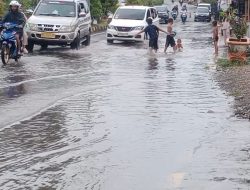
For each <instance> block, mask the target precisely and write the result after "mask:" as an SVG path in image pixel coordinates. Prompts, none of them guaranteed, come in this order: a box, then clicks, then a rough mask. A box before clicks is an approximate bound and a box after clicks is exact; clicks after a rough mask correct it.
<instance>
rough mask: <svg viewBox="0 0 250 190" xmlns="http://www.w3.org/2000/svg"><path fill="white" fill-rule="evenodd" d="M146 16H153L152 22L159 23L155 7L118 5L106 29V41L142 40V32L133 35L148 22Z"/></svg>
mask: <svg viewBox="0 0 250 190" xmlns="http://www.w3.org/2000/svg"><path fill="white" fill-rule="evenodd" d="M148 17H152V18H153V24H155V25H157V26H158V25H159V18H158V14H157V11H156V9H155V8H153V7H146V6H123V7H119V8H118V9H117V10H116V12H115V14H114V16H113V18H112V21H111V23H110V24H109V25H108V29H107V42H108V43H113V41H114V40H119V41H143V40H144V34H141V35H138V36H136V37H134V35H135V34H137V33H138V32H139V31H141V30H143V29H144V28H145V27H146V26H147V25H148V24H147V22H146V20H147V18H148Z"/></svg>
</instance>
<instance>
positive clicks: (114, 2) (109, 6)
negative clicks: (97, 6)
mask: <svg viewBox="0 0 250 190" xmlns="http://www.w3.org/2000/svg"><path fill="white" fill-rule="evenodd" d="M118 3H119V2H118V0H101V4H102V12H103V14H105V15H107V14H108V12H112V13H114V12H115V10H116V9H117V8H118Z"/></svg>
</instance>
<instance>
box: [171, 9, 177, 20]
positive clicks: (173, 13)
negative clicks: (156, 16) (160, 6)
mask: <svg viewBox="0 0 250 190" xmlns="http://www.w3.org/2000/svg"><path fill="white" fill-rule="evenodd" d="M171 14H172V17H173V19H174V20H176V18H177V11H176V10H174V11H172V13H171Z"/></svg>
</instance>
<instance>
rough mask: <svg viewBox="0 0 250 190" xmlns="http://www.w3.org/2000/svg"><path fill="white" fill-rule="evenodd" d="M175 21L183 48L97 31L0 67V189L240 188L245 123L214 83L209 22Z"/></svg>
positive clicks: (245, 168)
mask: <svg viewBox="0 0 250 190" xmlns="http://www.w3.org/2000/svg"><path fill="white" fill-rule="evenodd" d="M161 27H162V28H163V29H164V28H165V27H166V26H165V25H161ZM174 27H175V30H176V31H177V38H178V37H179V38H181V39H182V41H183V46H184V50H183V52H177V53H175V54H174V53H173V52H172V50H171V49H169V50H168V53H167V54H166V55H165V54H164V53H163V48H164V43H165V35H164V34H163V33H161V34H160V35H161V36H160V39H159V44H160V50H159V52H158V53H157V55H156V56H149V55H148V54H147V49H146V46H147V45H146V44H143V43H136V44H134V43H119V42H118V43H115V44H112V45H108V44H107V43H106V39H105V35H104V34H97V35H95V36H93V37H92V43H91V45H90V46H89V47H83V48H81V49H80V50H79V51H74V50H70V49H68V48H61V47H49V49H48V50H45V51H38V50H37V51H35V52H34V53H33V54H30V55H26V56H25V57H23V58H22V60H21V61H20V62H19V63H14V62H12V63H11V64H10V65H8V66H6V67H3V68H1V69H0V189H4V190H20V189H25V190H26V189H27V190H29V189H32V190H33V189H38V190H52V189H65V190H83V189H85V190H174V189H178V190H179V189H185V190H186V189H187V190H211V189H213V190H222V189H223V190H224V189H249V188H250V174H249V170H250V167H249V166H250V165H249V164H250V162H249V156H250V154H249V150H250V140H249V135H250V130H249V123H248V122H247V121H244V120H239V119H236V118H235V117H234V116H233V110H232V104H233V100H232V99H231V98H230V97H228V96H227V95H226V94H225V92H224V91H222V90H221V89H220V88H219V86H218V84H217V82H216V80H214V77H213V74H214V73H215V72H216V69H215V68H216V66H215V63H214V62H215V61H214V60H215V57H214V55H213V47H212V44H211V23H195V22H193V19H191V18H189V19H188V22H187V23H186V24H185V25H184V24H182V23H181V22H180V18H178V19H177V21H176V22H175V25H174Z"/></svg>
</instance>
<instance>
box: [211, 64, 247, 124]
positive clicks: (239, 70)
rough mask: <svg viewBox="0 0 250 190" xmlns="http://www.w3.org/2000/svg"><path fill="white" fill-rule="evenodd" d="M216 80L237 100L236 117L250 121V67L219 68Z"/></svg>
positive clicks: (235, 104) (235, 106) (235, 105)
mask: <svg viewBox="0 0 250 190" xmlns="http://www.w3.org/2000/svg"><path fill="white" fill-rule="evenodd" d="M216 79H217V81H218V82H219V84H220V86H221V88H222V89H223V90H225V91H226V92H227V93H228V94H229V95H231V96H233V97H234V99H235V103H234V108H235V116H236V117H240V118H244V119H249V120H250V65H244V66H233V67H226V68H220V67H219V68H218V71H217V73H216Z"/></svg>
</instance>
